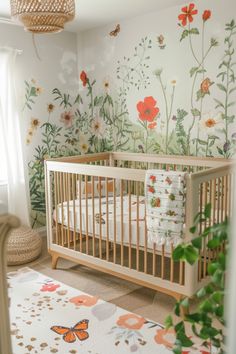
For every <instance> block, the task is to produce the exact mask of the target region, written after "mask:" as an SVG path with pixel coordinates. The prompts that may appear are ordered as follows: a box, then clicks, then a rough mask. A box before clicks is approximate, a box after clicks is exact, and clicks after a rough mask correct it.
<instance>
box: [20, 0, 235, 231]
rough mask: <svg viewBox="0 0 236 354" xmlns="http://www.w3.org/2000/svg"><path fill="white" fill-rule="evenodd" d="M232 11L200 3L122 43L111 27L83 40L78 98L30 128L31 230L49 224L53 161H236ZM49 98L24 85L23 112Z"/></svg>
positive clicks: (67, 98) (127, 26) (56, 99)
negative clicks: (93, 157)
mask: <svg viewBox="0 0 236 354" xmlns="http://www.w3.org/2000/svg"><path fill="white" fill-rule="evenodd" d="M228 3H229V6H228V8H227V6H226V5H225V4H217V5H216V4H215V2H214V1H212V0H207V1H204V2H200V1H196V2H194V3H188V4H186V5H183V6H182V7H174V8H171V9H167V10H163V11H162V13H154V14H149V15H144V16H142V17H140V18H139V19H138V18H137V19H134V20H129V21H128V22H127V21H126V22H125V21H124V22H123V23H122V22H121V23H120V26H119V32H117V33H116V35H115V36H114V35H111V34H110V33H111V32H110V30H109V29H110V27H106V28H102V29H99V30H96V31H95V30H92V31H89V32H85V33H83V34H82V35H81V36H82V38H83V41H82V42H83V45H82V46H79V48H78V59H79V67H80V69H79V82H80V84H79V87H78V89H77V90H74V91H73V92H67V90H66V89H65V88H64V89H63V90H62V89H60V88H55V87H52V89H51V90H50V91H47V93H46V94H47V103H46V104H45V111H47V119H45V117H44V119H40V118H39V119H38V118H32V119H31V121H30V124H29V128H28V132H27V136H26V140H27V144H31V143H32V141H33V139H34V136H35V134H36V133H37V134H40V137H41V140H40V144H38V145H37V146H36V147H35V149H34V154H33V157H32V158H31V159H30V162H29V174H30V195H31V204H32V224H33V226H35V227H37V226H40V225H43V224H44V223H45V200H44V199H45V191H44V174H43V162H44V159H45V158H46V157H48V156H50V157H55V156H68V155H75V154H84V153H93V152H100V151H112V150H113V151H115V150H124V151H133V152H139V153H146V152H147V153H158V154H176V155H194V156H209V157H210V156H211V157H213V156H216V157H222V158H231V157H233V156H234V155H235V151H236V126H235V111H234V109H235V106H234V105H235V103H236V80H235V79H236V78H235V73H236V72H235V67H236V54H235V43H236V21H235V19H234V18H232V14H233V11H232V8H233V7H235V5H234V4H233V1H228ZM167 15H168V16H167ZM141 20H142V22H143V24H144V25H143V26H139V24H140V21H141ZM79 36H80V35H79ZM93 51H94V52H93ZM42 92H43V90H42V89H41V88H40V85H37V84H36V83H35V82H34V80H31V81H29V80H28V81H26V82H25V103H24V110H28V111H30V112H31V113H32V116H33V117H34V105H35V102H36V101H37V100H38V99H40V97H41V95H42Z"/></svg>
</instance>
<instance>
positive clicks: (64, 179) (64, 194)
mask: <svg viewBox="0 0 236 354" xmlns="http://www.w3.org/2000/svg"><path fill="white" fill-rule="evenodd" d="M63 200H64V203H65V204H64V205H65V214H66V208H67V196H66V173H63ZM63 209H64V208H63ZM65 218H66V215H65ZM67 218H68V216H67ZM63 220H64V219H63ZM63 228H64V231H65V238H64V239H63V246H65V243H66V226H65V225H63Z"/></svg>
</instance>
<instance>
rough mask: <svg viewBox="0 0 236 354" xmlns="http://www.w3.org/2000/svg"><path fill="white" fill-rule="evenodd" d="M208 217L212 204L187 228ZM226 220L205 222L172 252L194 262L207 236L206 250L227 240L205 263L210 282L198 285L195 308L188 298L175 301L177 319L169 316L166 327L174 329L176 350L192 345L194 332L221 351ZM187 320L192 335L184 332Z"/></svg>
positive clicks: (207, 345)
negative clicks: (199, 286) (209, 224)
mask: <svg viewBox="0 0 236 354" xmlns="http://www.w3.org/2000/svg"><path fill="white" fill-rule="evenodd" d="M210 218H211V205H210V204H207V205H206V206H205V209H204V212H200V213H198V214H197V216H196V217H195V220H194V226H193V227H192V228H191V229H190V232H191V233H192V234H195V233H196V232H197V230H198V226H199V224H201V223H204V224H205V223H207V222H208V221H209V219H210ZM227 230H228V222H227V220H225V221H224V222H221V223H216V224H214V225H212V226H208V227H206V228H205V230H204V231H203V232H202V233H200V234H199V235H198V236H196V237H194V238H193V239H192V241H191V243H189V244H181V245H179V246H178V247H177V248H176V249H175V250H174V252H173V259H174V260H175V261H180V260H181V261H185V262H188V263H189V264H191V265H193V264H194V263H196V262H197V261H198V260H199V251H200V250H201V247H202V244H203V243H204V242H205V240H206V239H207V237H208V236H209V235H211V237H209V241H208V242H207V249H208V250H209V251H215V250H219V247H220V246H221V245H222V243H225V244H226V250H225V251H224V252H220V253H218V255H217V257H216V259H214V260H212V261H210V262H209V264H208V274H209V276H210V282H209V284H208V285H206V286H204V287H203V288H201V289H200V290H199V291H198V292H197V294H196V297H197V299H198V307H197V310H195V311H194V312H190V307H189V300H188V299H187V298H184V299H182V300H181V301H179V302H177V303H176V305H175V308H174V312H175V315H176V316H178V317H180V318H181V319H180V321H179V322H178V323H174V321H173V318H172V316H168V317H167V318H166V321H165V325H166V329H169V328H171V327H172V328H174V330H175V332H176V342H175V345H174V348H173V352H174V353H175V354H181V353H182V348H183V347H192V346H194V336H196V337H198V338H200V340H202V344H203V345H204V346H205V347H206V348H208V351H210V352H211V350H212V346H214V347H216V348H218V353H219V354H223V353H225V352H224V341H225V336H224V328H225V318H224V297H225V275H226V274H225V273H226V256H227V241H228V231H227ZM181 307H182V308H183V309H185V310H186V311H185V313H186V314H185V315H184V318H182V317H181ZM186 323H189V324H190V325H191V330H192V332H193V336H190V337H189V334H188V335H187V334H186Z"/></svg>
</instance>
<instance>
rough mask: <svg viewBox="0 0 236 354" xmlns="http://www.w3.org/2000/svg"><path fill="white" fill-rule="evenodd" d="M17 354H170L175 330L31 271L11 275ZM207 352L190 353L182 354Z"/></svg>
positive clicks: (10, 295)
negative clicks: (167, 328)
mask: <svg viewBox="0 0 236 354" xmlns="http://www.w3.org/2000/svg"><path fill="white" fill-rule="evenodd" d="M8 281H9V297H10V319H11V335H12V343H13V353H14V354H39V353H43V354H47V353H48V354H51V353H58V354H77V353H78V354H126V353H138V354H170V353H171V352H172V351H171V348H172V346H173V342H174V340H175V338H174V333H173V331H172V330H169V331H168V332H166V331H165V329H164V328H163V327H162V326H161V325H159V324H157V323H154V322H152V321H150V320H147V319H145V318H143V317H140V316H138V315H135V314H134V313H130V312H127V311H125V310H124V309H122V308H119V307H117V306H115V305H114V304H111V303H109V302H105V301H103V300H101V299H99V298H98V297H96V296H90V295H88V294H85V293H82V292H80V291H78V290H76V289H73V288H71V287H69V286H67V285H65V284H63V283H60V282H58V281H55V280H53V279H52V278H48V277H46V276H45V275H43V274H41V273H38V272H35V271H34V270H31V269H29V268H23V269H21V270H20V271H17V272H12V273H8ZM190 353H198V354H200V353H204V354H207V353H209V352H208V351H207V350H206V349H205V351H204V349H202V350H200V349H198V350H197V351H193V350H189V349H187V348H186V350H185V351H183V354H190Z"/></svg>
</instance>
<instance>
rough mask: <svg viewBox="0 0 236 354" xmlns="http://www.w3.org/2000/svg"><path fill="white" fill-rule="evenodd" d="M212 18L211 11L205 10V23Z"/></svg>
mask: <svg viewBox="0 0 236 354" xmlns="http://www.w3.org/2000/svg"><path fill="white" fill-rule="evenodd" d="M210 17H211V11H210V10H205V11H204V12H203V14H202V19H203V21H204V22H205V21H207V20H209V18H210Z"/></svg>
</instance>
